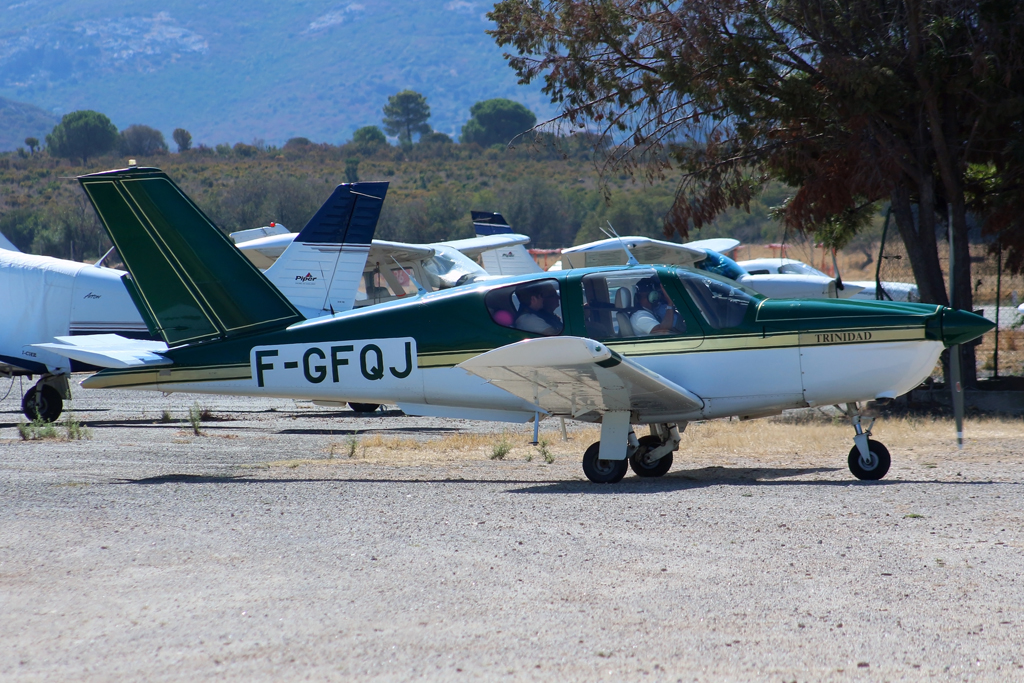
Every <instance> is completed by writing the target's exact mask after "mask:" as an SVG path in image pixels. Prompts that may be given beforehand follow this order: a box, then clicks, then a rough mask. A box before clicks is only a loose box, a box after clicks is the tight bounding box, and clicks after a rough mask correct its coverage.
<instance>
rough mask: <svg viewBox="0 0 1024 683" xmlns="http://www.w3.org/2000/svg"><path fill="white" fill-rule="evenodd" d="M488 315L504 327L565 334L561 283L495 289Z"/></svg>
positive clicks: (488, 301) (488, 300) (490, 295)
mask: <svg viewBox="0 0 1024 683" xmlns="http://www.w3.org/2000/svg"><path fill="white" fill-rule="evenodd" d="M484 302H485V303H486V304H487V312H488V313H489V314H490V315H491V320H493V321H494V322H495V323H497V324H498V325H501V326H502V327H511V328H512V329H516V330H522V331H523V332H530V333H533V334H543V335H547V336H552V335H556V334H561V333H562V328H563V327H564V325H563V324H562V295H561V292H560V290H559V288H558V280H534V281H532V282H524V283H521V284H518V285H509V286H508V287H499V288H498V289H492V290H491V291H490V292H488V293H487V296H486V297H485V298H484Z"/></svg>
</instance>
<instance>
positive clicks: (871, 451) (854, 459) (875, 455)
mask: <svg viewBox="0 0 1024 683" xmlns="http://www.w3.org/2000/svg"><path fill="white" fill-rule="evenodd" d="M845 412H846V414H847V415H848V416H849V417H850V421H851V422H853V431H854V432H855V433H854V436H853V443H854V446H853V448H851V449H850V456H849V457H848V458H847V464H848V465H849V466H850V472H852V473H853V476H855V477H857V478H858V479H861V480H864V481H877V480H878V479H881V478H882V477H884V476H885V475H886V473H887V472H888V471H889V465H890V464H891V463H892V459H891V458H890V456H889V449H887V448H886V447H885V446H883V445H882V444H881V442H879V441H875V440H874V439H871V438H870V437H871V427H872V426H873V425H874V424H875V418H873V417H872V418H870V421H869V422H868V426H867V429H864V427H863V425H862V423H861V414H860V412H859V411H858V410H857V404H856V403H847V404H846V411H845Z"/></svg>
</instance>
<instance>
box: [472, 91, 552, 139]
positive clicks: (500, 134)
mask: <svg viewBox="0 0 1024 683" xmlns="http://www.w3.org/2000/svg"><path fill="white" fill-rule="evenodd" d="M469 113H470V115H471V118H470V119H469V121H467V122H466V125H464V126H463V127H462V136H461V138H460V139H461V141H462V142H469V143H476V144H478V145H481V146H482V147H489V146H490V145H507V144H509V143H510V142H511V140H512V139H513V138H514V137H516V136H517V135H521V134H523V133H525V132H526V131H528V130H530V129H531V128H533V126H534V125H535V124H536V123H537V116H536V115H535V114H534V113H533V112H532V111H530V110H529V109H527V108H526V107H524V106H523V105H522V104H520V103H518V102H513V101H512V100H506V99H504V98H500V97H499V98H496V99H493V100H484V101H482V102H477V103H476V104H474V105H473V106H472V107H470V108H469Z"/></svg>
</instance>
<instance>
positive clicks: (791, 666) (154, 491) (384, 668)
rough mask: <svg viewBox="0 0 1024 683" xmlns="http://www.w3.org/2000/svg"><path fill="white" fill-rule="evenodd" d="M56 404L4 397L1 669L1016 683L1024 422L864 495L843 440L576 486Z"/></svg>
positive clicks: (572, 466) (309, 423) (155, 407)
mask: <svg viewBox="0 0 1024 683" xmlns="http://www.w3.org/2000/svg"><path fill="white" fill-rule="evenodd" d="M4 383H5V382H4ZM2 389H3V387H0V390H2ZM12 393H17V386H15V391H14V392H12ZM77 393H78V395H77V397H76V399H75V400H74V402H73V404H74V408H75V409H76V414H77V415H78V417H79V419H81V420H83V421H84V422H85V423H87V424H88V426H89V427H90V428H91V429H92V432H93V438H92V440H89V441H78V442H70V443H69V442H59V441H42V442H22V441H21V440H20V439H18V438H17V431H16V429H15V427H16V424H17V422H18V421H19V417H20V413H19V408H18V405H17V403H16V401H15V397H14V396H13V395H12V396H11V397H8V398H7V399H6V400H5V401H3V402H0V496H2V501H3V504H2V507H0V615H2V622H0V623H2V624H3V626H2V628H0V679H2V680H5V681H7V680H12V681H21V680H82V681H94V680H96V681H98V680H148V681H152V680H171V679H173V680H182V679H188V680H191V679H234V680H292V679H313V680H352V679H359V680H382V681H406V680H421V679H427V680H434V679H438V680H480V679H483V680H509V681H517V680H581V681H593V680H650V681H677V680H681V681H691V680H695V681H709V680H723V681H762V680H763V681H793V680H798V681H806V680H810V681H821V680H828V681H831V680H836V681H845V680H855V681H900V680H941V681H947V680H970V681H1013V680H1024V651H1022V650H1024V648H1022V641H1024V639H1022V637H1021V633H1022V631H1021V629H1022V625H1024V604H1022V603H1024V600H1022V598H1024V590H1022V576H1021V571H1022V568H1024V560H1022V554H1021V553H1022V547H1024V529H1022V525H1021V521H1022V503H1021V499H1022V496H1021V493H1022V488H1021V484H1022V467H1021V460H1022V454H1024V447H1022V438H1024V426H1022V427H1021V429H1020V430H1019V431H1018V432H1016V435H1015V436H1013V437H1012V438H1010V437H1006V438H992V439H988V440H985V441H983V442H980V443H972V444H971V447H970V448H969V449H968V450H967V451H965V452H964V453H962V454H958V453H956V451H952V450H949V449H944V450H941V452H936V451H935V449H932V450H931V451H928V450H926V451H925V452H915V453H914V454H901V453H898V452H894V453H893V456H894V466H893V470H892V471H891V472H890V474H889V477H888V478H886V479H885V480H883V481H882V482H878V483H861V482H856V481H855V480H853V479H852V478H851V476H850V474H849V472H848V471H847V470H846V467H845V451H843V452H836V453H817V454H811V455H807V454H805V455H801V456H798V457H797V456H794V457H793V458H786V457H783V456H772V457H763V458H759V459H753V458H750V459H744V458H743V457H741V456H736V457H731V458H729V460H728V462H727V463H726V466H721V465H722V460H721V459H719V460H718V462H717V463H716V460H715V459H714V458H710V457H705V456H702V455H701V454H699V453H692V454H691V453H688V454H681V455H680V456H679V457H677V460H676V465H675V467H674V468H673V471H672V472H671V473H670V474H669V475H667V476H666V477H664V478H663V479H660V480H653V481H651V480H638V479H636V478H635V477H632V476H629V477H627V479H626V480H624V481H623V482H622V483H621V484H620V485H617V486H594V485H591V484H589V483H587V482H586V481H585V480H584V479H583V475H582V472H581V470H580V467H579V459H578V458H568V457H559V458H558V459H557V460H556V461H555V463H554V464H552V465H546V464H544V463H543V462H542V461H539V460H534V461H533V462H525V461H524V460H523V459H521V458H520V459H517V460H505V461H501V462H491V461H489V460H487V459H485V458H484V457H482V456H474V457H464V458H458V457H437V458H434V459H433V460H431V459H430V458H425V459H424V460H423V461H422V462H412V463H406V464H401V465H395V464H374V463H368V462H365V461H361V460H359V459H358V458H357V459H347V458H334V459H329V458H328V452H329V447H328V444H329V442H331V441H332V440H334V441H341V440H342V439H344V438H345V435H346V434H349V433H351V432H352V431H355V430H358V431H359V432H360V434H362V435H366V434H373V433H375V432H376V431H378V430H383V431H384V433H387V434H401V435H403V436H406V437H409V438H413V439H425V438H436V437H437V436H438V435H443V434H446V433H451V432H455V431H465V430H478V431H484V432H492V431H494V429H495V427H494V425H489V424H480V423H469V422H461V421H455V420H437V419H423V418H410V417H404V416H400V415H398V414H390V416H385V417H381V418H366V417H359V416H356V415H355V414H354V413H351V412H349V411H347V410H333V409H322V408H319V409H318V408H312V407H310V406H308V405H301V404H296V403H295V402H293V401H285V400H279V401H255V400H252V399H236V398H220V397H202V398H199V401H200V402H201V404H202V405H203V406H208V407H210V408H211V409H212V410H213V411H214V413H215V414H216V415H219V416H224V417H230V418H231V419H230V420H222V421H217V422H211V423H207V424H206V425H205V426H204V432H205V435H204V436H194V435H193V434H192V433H191V431H190V430H188V429H186V428H184V426H183V424H182V423H181V422H180V419H181V417H182V416H183V415H184V414H185V413H186V412H187V409H188V407H189V406H190V405H192V403H193V401H194V400H195V397H189V396H170V397H166V398H165V397H163V396H161V395H160V394H150V393H120V392H100V391H92V392H90V391H85V390H78V392H77ZM164 410H169V411H170V412H171V414H172V416H173V417H174V418H175V420H176V421H175V422H171V423H164V422H161V421H160V416H161V413H162V411H164ZM523 433H525V431H524V430H523V428H520V430H519V432H517V433H516V437H515V438H519V435H521V434H523ZM877 433H878V434H879V436H880V437H884V425H882V426H881V427H880V428H879V429H878V430H877ZM844 448H849V445H848V444H847V445H844ZM282 461H292V462H283V463H282ZM272 463H277V464H272ZM932 463H934V465H933V464H932Z"/></svg>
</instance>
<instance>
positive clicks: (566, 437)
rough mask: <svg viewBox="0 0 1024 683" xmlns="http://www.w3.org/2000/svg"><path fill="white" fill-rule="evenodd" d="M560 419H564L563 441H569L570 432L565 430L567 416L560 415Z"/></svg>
mask: <svg viewBox="0 0 1024 683" xmlns="http://www.w3.org/2000/svg"><path fill="white" fill-rule="evenodd" d="M558 419H559V420H561V421H562V441H568V440H569V433H568V432H566V431H565V418H564V417H560V418H558Z"/></svg>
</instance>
